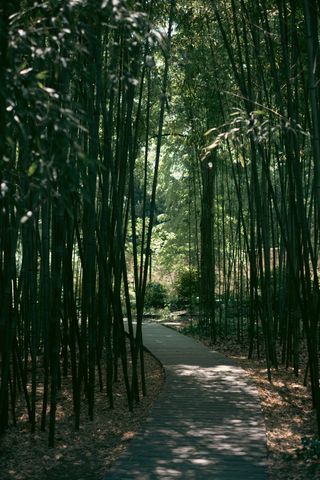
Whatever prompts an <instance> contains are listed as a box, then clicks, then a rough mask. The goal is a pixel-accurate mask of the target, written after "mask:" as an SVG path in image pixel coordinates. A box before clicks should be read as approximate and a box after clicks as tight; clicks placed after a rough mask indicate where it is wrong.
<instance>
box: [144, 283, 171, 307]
mask: <svg viewBox="0 0 320 480" xmlns="http://www.w3.org/2000/svg"><path fill="white" fill-rule="evenodd" d="M166 300H167V289H166V288H165V287H164V286H163V285H162V284H161V283H157V282H151V283H148V285H147V288H146V296H145V302H144V304H145V306H146V307H149V308H150V307H151V308H164V306H165V304H166Z"/></svg>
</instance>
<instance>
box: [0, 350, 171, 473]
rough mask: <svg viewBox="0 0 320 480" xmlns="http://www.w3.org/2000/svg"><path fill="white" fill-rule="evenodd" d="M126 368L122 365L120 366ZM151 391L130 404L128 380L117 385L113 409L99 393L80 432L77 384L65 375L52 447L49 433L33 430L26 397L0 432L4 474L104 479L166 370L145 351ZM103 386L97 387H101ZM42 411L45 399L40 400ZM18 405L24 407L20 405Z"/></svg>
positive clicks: (138, 425)
mask: <svg viewBox="0 0 320 480" xmlns="http://www.w3.org/2000/svg"><path fill="white" fill-rule="evenodd" d="M120 370H121V369H119V372H120ZM145 371H146V381H147V385H148V392H147V396H146V397H144V398H143V399H142V400H141V401H140V402H139V403H138V404H137V405H136V406H135V407H134V412H133V413H130V412H129V410H128V404H127V398H126V392H125V388H124V386H123V382H122V381H121V378H120V377H119V382H117V383H116V384H115V386H114V398H115V404H114V409H112V410H111V409H110V408H109V406H108V400H107V397H106V393H105V392H101V393H100V392H98V393H96V410H95V418H94V420H93V421H90V420H89V418H88V416H87V412H86V409H85V407H83V410H82V414H81V427H80V431H79V432H75V431H74V428H73V421H74V417H73V413H72V411H73V407H72V387H71V380H70V378H65V379H64V380H63V388H62V391H61V393H60V398H59V407H58V415H57V417H58V418H57V425H56V446H55V448H53V449H52V448H51V449H49V448H48V446H47V445H48V433H43V432H40V428H38V429H37V431H36V433H35V434H30V424H29V423H28V420H27V417H26V413H25V408H24V405H23V402H21V405H20V412H19V411H18V415H17V426H16V427H10V428H9V429H8V430H7V432H6V433H5V435H4V437H3V438H2V439H1V438H0V479H1V480H29V479H30V480H31V479H32V480H101V479H103V477H104V474H105V473H106V471H107V470H108V468H110V466H111V465H112V463H113V462H114V461H115V459H116V458H118V456H119V455H120V454H121V452H122V451H123V450H124V449H125V448H126V445H127V443H128V441H130V439H131V438H132V437H133V436H134V435H135V434H136V433H137V432H138V431H139V429H140V428H141V425H142V424H143V423H144V420H145V419H146V417H147V416H148V414H149V411H150V408H151V406H152V404H153V403H154V401H155V400H156V398H157V397H158V394H159V392H160V390H161V387H162V384H163V382H164V371H163V368H162V367H161V365H160V364H159V362H158V361H156V360H155V359H154V358H153V357H152V356H151V355H149V354H145ZM97 390H98V388H97ZM38 407H39V411H40V409H41V405H40V404H39V405H38ZM18 410H19V409H18Z"/></svg>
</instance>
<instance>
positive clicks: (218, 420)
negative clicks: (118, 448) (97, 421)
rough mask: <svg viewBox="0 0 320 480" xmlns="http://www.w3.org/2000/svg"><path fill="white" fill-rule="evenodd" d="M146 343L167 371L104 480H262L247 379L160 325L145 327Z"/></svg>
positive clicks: (257, 419) (255, 412)
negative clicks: (142, 425) (133, 435)
mask: <svg viewBox="0 0 320 480" xmlns="http://www.w3.org/2000/svg"><path fill="white" fill-rule="evenodd" d="M144 342H145V345H146V346H147V347H148V348H149V349H150V350H151V351H152V353H154V354H155V355H156V356H157V357H158V358H159V360H160V361H161V362H162V363H163V365H164V367H165V370H166V382H165V386H164V389H163V391H162V393H161V395H160V397H159V399H158V400H157V402H156V405H155V406H154V407H153V409H152V412H151V416H150V417H149V419H148V420H147V422H146V425H145V428H144V430H143V431H142V432H141V433H140V434H139V435H138V436H137V437H136V438H134V439H133V440H132V441H131V442H130V444H129V446H128V449H127V450H126V452H124V454H122V455H121V457H120V458H119V459H118V461H117V462H116V463H115V465H114V466H113V467H112V469H111V470H109V471H108V472H107V473H106V475H105V480H126V479H132V480H134V479H137V480H157V479H161V480H169V479H197V480H202V479H203V480H205V479H212V480H215V479H216V480H234V479H239V480H242V479H245V480H251V479H252V480H266V479H267V466H266V455H267V454H266V442H265V440H266V438H265V428H264V424H263V419H262V414H261V410H260V404H259V399H258V395H257V391H256V389H255V387H254V386H253V385H252V384H251V383H250V380H249V378H248V375H247V374H246V372H245V371H244V370H243V369H241V368H240V367H238V366H236V365H235V364H233V362H232V361H230V360H229V359H226V358H225V357H223V356H222V355H220V354H218V353H217V352H214V351H210V350H209V349H207V348H206V347H205V346H203V345H201V344H200V343H198V342H196V341H194V340H193V339H191V338H189V337H185V336H183V335H181V334H179V333H178V332H175V331H174V330H169V329H167V328H165V327H163V326H161V325H154V324H147V325H145V326H144Z"/></svg>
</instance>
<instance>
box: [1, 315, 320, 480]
mask: <svg viewBox="0 0 320 480" xmlns="http://www.w3.org/2000/svg"><path fill="white" fill-rule="evenodd" d="M188 324H189V322H188V320H187V319H186V320H184V321H183V322H178V323H177V322H173V323H172V324H171V325H170V326H171V327H173V328H177V329H178V330H181V329H183V328H185V327H186V326H188ZM193 336H195V335H193ZM198 340H200V341H202V342H203V343H205V344H206V345H207V346H209V347H210V348H211V347H212V348H214V349H215V350H218V351H219V352H221V353H223V354H224V355H226V356H228V357H231V358H233V359H234V360H235V361H237V362H238V363H239V364H240V365H241V366H242V367H243V368H244V369H245V370H246V371H247V372H248V373H249V375H250V376H251V378H252V379H253V381H254V383H255V384H256V386H257V388H258V391H259V395H260V399H261V405H262V411H263V414H264V418H265V425H266V431H267V447H268V456H269V469H270V480H313V479H320V462H319V460H316V459H310V460H305V459H302V458H299V456H298V455H297V452H298V451H299V449H301V440H302V439H303V438H305V437H307V438H312V437H313V435H314V434H315V432H316V422H315V415H314V412H313V411H312V404H311V395H310V391H309V389H308V388H306V387H304V386H303V378H304V372H303V370H302V371H301V374H300V375H299V377H298V378H296V377H295V376H294V373H293V371H292V370H291V369H286V368H284V367H282V366H280V367H279V369H278V370H273V371H272V382H271V383H270V382H269V381H268V379H267V372H266V366H265V362H264V361H262V360H258V359H254V360H250V361H249V360H247V348H246V347H245V346H242V347H241V346H239V345H238V344H237V343H236V342H234V341H232V340H230V339H229V340H226V339H225V340H224V341H223V342H219V343H217V344H215V345H211V344H210V343H209V342H208V341H206V340H205V339H202V338H198ZM146 377H147V385H148V395H147V396H146V397H145V398H143V399H142V400H141V401H140V403H139V404H138V405H136V406H135V409H134V412H133V413H130V412H129V411H128V408H127V400H126V393H125V390H124V387H123V383H122V382H121V381H119V382H118V383H117V384H116V385H115V392H114V393H115V408H114V409H113V410H110V408H109V407H108V404H107V399H106V394H105V393H104V392H102V393H97V394H96V413H95V419H94V421H90V420H89V419H88V417H87V415H86V411H85V407H83V411H82V422H81V427H80V432H74V429H73V415H72V390H71V382H70V379H68V378H66V379H64V381H63V389H62V392H61V394H60V401H59V409H58V421H57V434H56V448H54V449H48V447H47V433H42V432H40V431H39V429H37V431H36V433H35V434H33V435H31V434H30V425H29V424H28V421H27V418H26V414H25V411H24V408H23V405H22V404H21V409H20V412H19V414H18V415H17V426H16V427H10V428H9V429H8V431H7V433H6V434H5V436H4V437H3V438H2V439H1V438H0V472H1V474H0V478H1V480H29V479H32V480H101V479H102V478H103V475H104V474H105V472H106V471H107V469H108V468H109V467H110V466H111V465H112V463H113V462H114V461H115V459H116V458H117V457H118V456H119V455H120V453H121V452H122V451H123V450H124V449H125V448H126V445H127V443H128V441H130V439H131V438H132V437H133V436H134V435H135V434H136V433H137V432H138V431H139V430H140V428H141V426H142V425H143V423H144V420H145V419H146V417H147V416H148V413H149V411H150V408H151V406H152V404H153V402H154V401H155V400H156V399H157V397H158V394H159V392H160V390H161V387H162V384H163V381H164V372H163V370H162V368H161V366H160V365H159V363H158V362H157V361H156V360H155V359H154V358H153V357H152V356H151V355H146ZM39 411H40V405H39Z"/></svg>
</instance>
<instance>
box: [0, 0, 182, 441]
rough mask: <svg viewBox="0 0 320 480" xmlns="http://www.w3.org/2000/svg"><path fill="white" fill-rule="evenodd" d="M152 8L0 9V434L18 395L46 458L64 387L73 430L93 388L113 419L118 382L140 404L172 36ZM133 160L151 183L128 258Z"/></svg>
mask: <svg viewBox="0 0 320 480" xmlns="http://www.w3.org/2000/svg"><path fill="white" fill-rule="evenodd" d="M172 5H173V4H172ZM155 7H156V5H155V2H153V1H151V2H148V1H145V2H130V1H128V2H127V1H124V2H117V1H112V2H109V1H104V2H99V1H93V2H91V1H90V2H79V1H68V0H66V1H64V0H62V1H56V0H54V1H48V2H39V3H37V2H28V1H22V2H18V1H17V2H15V1H8V2H2V6H1V8H0V12H1V61H0V72H1V73H0V75H1V95H0V98H1V104H0V118H1V127H0V137H1V147H0V148H1V152H0V153H1V170H0V176H1V181H0V183H1V215H0V252H1V253H0V298H1V305H0V339H1V343H0V352H1V353H0V366H1V387H0V431H1V433H3V432H4V431H5V429H6V427H7V426H8V424H9V422H13V424H14V423H15V422H16V398H17V396H18V394H20V395H21V394H22V395H24V399H25V406H26V411H27V414H28V418H29V422H30V426H31V432H34V431H35V429H36V425H37V424H38V425H39V426H40V428H41V430H43V431H44V430H45V429H46V428H48V432H49V445H50V446H53V445H54V438H55V425H56V410H57V401H58V400H57V399H58V392H59V389H60V388H61V378H62V377H63V376H69V378H70V382H72V389H73V407H74V423H75V428H76V429H79V426H80V421H81V419H80V411H81V408H80V407H81V404H82V403H83V402H85V403H86V405H87V408H88V415H89V417H90V418H93V415H94V408H95V389H96V385H97V384H98V385H99V388H100V389H105V391H106V402H109V405H110V407H111V408H112V407H113V403H114V397H113V383H114V381H116V380H117V378H118V371H119V368H121V371H122V375H123V378H124V382H125V385H126V391H127V397H128V407H129V408H130V409H131V410H132V408H133V405H134V403H135V402H138V401H139V397H140V395H141V390H142V394H143V395H144V394H146V385H145V381H144V369H143V350H142V337H141V321H142V314H143V297H144V291H145V288H146V279H147V272H148V262H149V253H148V251H149V250H150V237H151V230H152V223H153V216H154V205H155V193H156V185H157V168H158V167H157V166H158V164H159V159H160V147H161V130H162V126H163V122H164V115H165V99H166V89H167V81H168V68H169V52H170V37H171V31H172V20H171V19H170V20H169V21H166V22H165V27H164V29H163V30H162V31H161V32H159V31H158V30H157V29H155V28H154V27H153V23H152V19H153V16H154V15H156V14H157V12H156V10H155ZM170 8H171V10H170ZM166 14H167V16H168V18H169V17H170V18H172V7H170V5H169V3H168V9H167V10H166ZM165 29H167V32H166V31H165ZM155 55H157V56H158V58H159V59H161V60H159V62H160V66H159V68H157V69H156V68H153V66H154V64H155V60H154V57H155ZM151 127H152V132H153V134H154V133H155V132H157V133H156V139H153V140H151V134H150V129H151ZM151 142H153V144H154V145H155V148H156V154H155V156H154V157H153V158H152V160H150V143H151ZM138 155H140V156H142V157H143V159H144V163H145V165H146V166H147V165H148V163H149V162H150V161H152V162H153V163H154V169H153V175H151V176H150V175H149V174H148V172H149V170H148V169H147V168H146V167H145V176H144V180H143V182H142V186H141V182H140V184H139V185H140V188H141V189H142V190H143V206H142V214H141V215H142V217H143V221H144V231H143V239H142V241H141V242H140V244H139V245H138V246H137V242H136V233H135V222H136V217H135V215H136V212H135V196H136V191H137V187H136V178H135V175H136V173H135V162H136V158H137V156H138ZM128 238H131V244H132V245H133V247H128V243H127V239H128ZM128 249H129V251H130V252H131V251H132V253H131V255H132V256H133V258H134V272H128V262H127V259H126V257H127V255H128ZM129 275H130V276H131V278H132V277H133V281H134V284H135V288H134V291H135V298H134V299H133V298H132V292H129V288H128V285H129V281H128V276H129ZM133 311H134V315H135V319H136V320H137V328H136V332H134V329H133V322H132V320H133ZM124 317H126V319H127V321H128V329H129V334H128V335H126V334H125V328H124ZM139 364H140V367H139ZM47 424H48V425H47Z"/></svg>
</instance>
